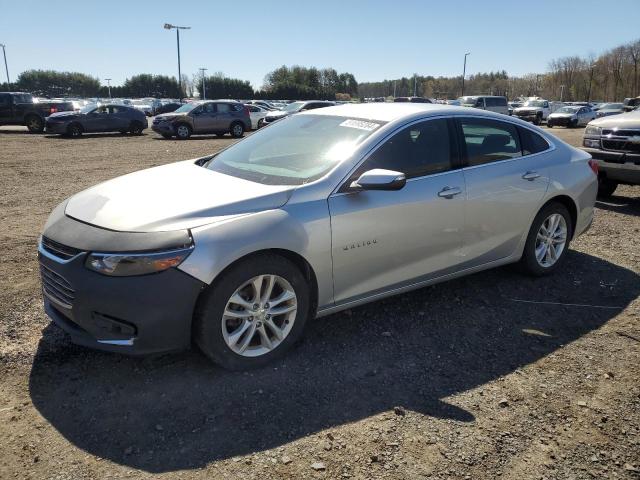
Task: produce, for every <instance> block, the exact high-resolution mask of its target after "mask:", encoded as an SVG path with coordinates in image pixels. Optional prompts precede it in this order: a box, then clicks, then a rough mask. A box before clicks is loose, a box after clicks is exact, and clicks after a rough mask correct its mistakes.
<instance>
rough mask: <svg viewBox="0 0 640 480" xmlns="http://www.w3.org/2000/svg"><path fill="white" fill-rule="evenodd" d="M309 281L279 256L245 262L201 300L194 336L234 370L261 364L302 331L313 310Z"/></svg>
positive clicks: (211, 355)
mask: <svg viewBox="0 0 640 480" xmlns="http://www.w3.org/2000/svg"><path fill="white" fill-rule="evenodd" d="M309 306H310V297H309V285H308V283H307V281H306V280H305V277H304V275H303V274H302V272H300V270H299V269H298V267H297V266H296V265H295V264H294V263H292V262H291V261H290V260H288V259H286V258H284V257H280V256H278V255H271V254H266V255H259V256H256V257H252V258H251V259H250V260H249V259H248V260H246V261H241V262H240V263H238V264H236V265H234V266H232V267H231V268H230V269H229V270H228V271H227V272H226V273H224V274H223V275H222V276H221V277H220V278H219V279H217V280H216V282H215V283H214V284H212V285H211V286H210V287H209V289H208V290H206V291H205V292H204V294H203V296H202V298H201V299H200V301H199V304H198V308H197V311H196V319H195V326H194V336H195V341H196V343H197V344H198V346H199V347H200V349H201V350H202V351H203V353H204V354H205V355H207V357H209V358H210V359H212V360H213V361H214V362H215V363H217V364H219V365H221V366H222V367H224V368H227V369H230V370H244V369H248V368H255V367H261V366H263V365H265V364H267V363H269V362H270V361H272V360H274V359H275V358H278V357H280V356H281V355H283V354H284V353H285V352H286V351H287V350H289V349H290V348H291V347H292V346H293V345H294V344H295V343H296V342H297V341H298V340H299V339H300V337H301V336H302V333H303V331H304V327H305V324H306V322H307V319H308V317H309V315H310V308H309Z"/></svg>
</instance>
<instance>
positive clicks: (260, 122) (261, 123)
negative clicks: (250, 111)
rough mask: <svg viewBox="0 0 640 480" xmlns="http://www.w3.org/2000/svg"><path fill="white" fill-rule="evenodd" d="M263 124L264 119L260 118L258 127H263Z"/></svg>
mask: <svg viewBox="0 0 640 480" xmlns="http://www.w3.org/2000/svg"><path fill="white" fill-rule="evenodd" d="M263 125H264V120H263V119H262V118H261V119H260V120H258V128H262V126H263Z"/></svg>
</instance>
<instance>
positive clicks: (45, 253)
mask: <svg viewBox="0 0 640 480" xmlns="http://www.w3.org/2000/svg"><path fill="white" fill-rule="evenodd" d="M38 253H39V254H40V255H42V256H43V257H46V258H48V259H49V260H52V261H54V262H56V263H61V264H65V263H69V262H72V261H73V260H75V259H76V258H78V257H79V256H80V255H82V254H84V253H86V252H79V253H77V254H76V255H74V256H73V257H71V258H68V259H67V260H65V259H63V258H60V257H56V256H55V255H54V254H52V253H49V252H48V251H47V250H45V249H44V247H43V246H42V239H40V240H38Z"/></svg>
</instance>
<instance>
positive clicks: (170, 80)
mask: <svg viewBox="0 0 640 480" xmlns="http://www.w3.org/2000/svg"><path fill="white" fill-rule="evenodd" d="M181 83H182V85H181V86H182V95H180V85H178V81H177V80H176V78H175V77H169V76H166V75H152V74H147V73H143V74H139V75H134V76H132V77H130V78H127V79H126V80H125V82H124V83H123V84H122V85H113V86H111V87H110V88H109V86H108V84H104V83H102V82H101V81H100V80H99V79H98V78H95V77H92V76H90V75H87V74H84V73H80V72H57V71H54V70H28V71H25V72H22V73H21V74H20V75H19V76H18V78H17V80H16V82H15V83H12V84H11V85H8V84H6V83H4V84H0V90H1V91H7V90H19V91H25V92H30V93H33V94H34V95H36V96H40V97H101V98H107V97H108V96H109V90H110V91H111V96H112V97H134V98H136V97H137V98H140V97H156V98H178V97H180V96H183V97H184V96H186V97H195V96H199V95H200V90H201V89H202V83H203V77H202V75H201V74H194V75H192V76H191V77H189V76H188V75H185V74H183V75H182V82H181ZM204 87H205V89H206V96H207V98H230V99H231V98H233V99H248V98H265V99H302V100H304V99H327V100H333V99H336V98H339V99H349V98H351V96H355V95H357V92H358V82H357V81H356V79H355V77H354V76H353V75H352V74H351V73H338V72H337V71H336V70H334V69H333V68H324V69H318V68H315V67H309V68H307V67H300V66H293V67H287V66H282V67H279V68H277V69H276V70H274V71H272V72H270V73H268V74H267V76H266V77H265V84H264V86H263V87H262V88H261V89H259V90H254V89H253V87H252V86H251V84H250V83H249V82H248V81H246V80H240V79H237V78H229V77H226V76H225V75H224V74H223V73H221V72H218V73H215V74H213V75H210V76H205V77H204Z"/></svg>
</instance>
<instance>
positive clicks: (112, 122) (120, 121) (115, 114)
mask: <svg viewBox="0 0 640 480" xmlns="http://www.w3.org/2000/svg"><path fill="white" fill-rule="evenodd" d="M129 112H130V110H129V109H128V108H127V107H119V106H116V105H111V106H109V128H110V130H113V131H118V130H128V129H129V126H130V124H131V119H130V118H129V116H130V113H129Z"/></svg>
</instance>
